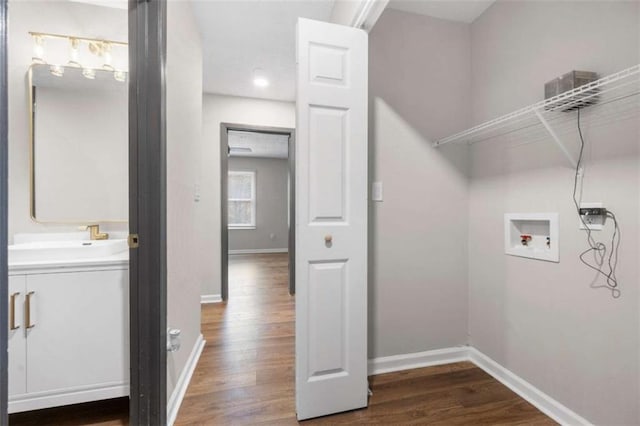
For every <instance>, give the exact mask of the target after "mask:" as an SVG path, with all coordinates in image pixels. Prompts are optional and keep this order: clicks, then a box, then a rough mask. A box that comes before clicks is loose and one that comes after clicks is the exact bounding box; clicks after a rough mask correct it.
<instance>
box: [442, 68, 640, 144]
mask: <svg viewBox="0 0 640 426" xmlns="http://www.w3.org/2000/svg"><path fill="white" fill-rule="evenodd" d="M639 94H640V64H639V65H635V66H633V67H630V68H627V69H625V70H622V71H620V72H617V73H615V74H611V75H608V76H606V77H603V78H601V79H599V80H596V81H594V82H591V83H588V84H585V85H583V86H580V87H577V88H575V89H573V90H570V91H567V92H564V93H561V94H559V95H557V96H555V97H553V98H549V99H546V100H544V101H540V102H538V103H535V104H533V105H530V106H528V107H525V108H521V109H519V110H517V111H514V112H512V113H510V114H506V115H503V116H502V117H498V118H496V119H493V120H491V121H487V122H485V123H482V124H480V125H478V126H475V127H472V128H470V129H467V130H464V131H462V132H459V133H456V134H454V135H451V136H448V137H446V138H443V139H439V140H437V141H435V142H434V143H433V145H434V146H436V147H437V146H440V145H444V144H447V143H460V142H462V143H467V144H473V143H477V142H482V141H486V140H492V139H496V138H501V137H505V136H509V137H515V136H517V137H518V140H519V142H522V143H529V142H534V141H538V140H543V139H547V140H548V139H549V137H550V136H551V137H552V138H553V139H554V140H555V141H556V142H557V143H558V144H559V145H562V143H561V141H560V140H559V138H558V136H557V135H558V134H563V133H565V132H567V131H570V129H571V127H569V126H568V125H571V126H573V125H574V124H573V123H574V120H575V115H574V114H568V112H570V111H574V110H577V109H578V108H584V109H583V110H582V111H583V113H584V117H585V121H587V120H588V122H589V125H594V126H599V125H604V124H607V123H611V122H614V121H617V120H624V119H628V118H629V117H634V116H635V115H637V113H638V111H639V110H640V108H639V107H640V96H638V95H639Z"/></svg>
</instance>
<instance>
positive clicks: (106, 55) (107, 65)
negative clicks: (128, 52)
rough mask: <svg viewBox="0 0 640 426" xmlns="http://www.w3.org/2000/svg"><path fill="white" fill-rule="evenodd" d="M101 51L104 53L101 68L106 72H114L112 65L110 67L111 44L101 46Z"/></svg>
mask: <svg viewBox="0 0 640 426" xmlns="http://www.w3.org/2000/svg"><path fill="white" fill-rule="evenodd" d="M103 49H104V50H103V51H104V65H102V68H103V69H105V70H107V71H114V70H115V68H113V65H111V59H112V58H111V44H109V43H104V44H103Z"/></svg>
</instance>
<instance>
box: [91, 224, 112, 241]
mask: <svg viewBox="0 0 640 426" xmlns="http://www.w3.org/2000/svg"><path fill="white" fill-rule="evenodd" d="M86 229H87V230H88V231H89V238H90V239H92V240H108V239H109V234H107V233H106V232H100V225H97V224H96V225H87V227H86Z"/></svg>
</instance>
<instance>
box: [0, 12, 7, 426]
mask: <svg viewBox="0 0 640 426" xmlns="http://www.w3.org/2000/svg"><path fill="white" fill-rule="evenodd" d="M7 102H8V98H7V0H0V306H2V307H6V306H8V303H9V301H8V297H9V269H8V266H7V244H8V236H7V232H8V211H7V210H8V198H7V191H8V189H9V188H8V185H7V181H8V179H9V177H8V176H9V175H8V167H9V159H8V151H9V138H8V136H9V133H8V127H9V126H8V124H9V120H8V116H7V112H8V110H7ZM0 311H2V312H6V311H5V310H4V309H0ZM8 321H9V317H8V315H6V314H2V315H0V425H6V424H9V418H8V416H7V403H8V393H9V384H8V377H7V376H8V374H7V372H8V369H9V362H8V359H7V357H8V355H9V354H8V352H7V346H8V344H9V330H8V328H9V324H8Z"/></svg>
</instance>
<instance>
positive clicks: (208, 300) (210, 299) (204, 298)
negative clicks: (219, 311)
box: [200, 294, 222, 303]
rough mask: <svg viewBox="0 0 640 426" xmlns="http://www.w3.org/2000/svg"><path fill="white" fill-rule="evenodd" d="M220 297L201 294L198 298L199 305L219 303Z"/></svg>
mask: <svg viewBox="0 0 640 426" xmlns="http://www.w3.org/2000/svg"><path fill="white" fill-rule="evenodd" d="M220 302H222V296H220V295H219V294H203V295H202V296H200V303H220Z"/></svg>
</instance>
